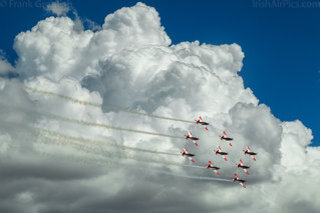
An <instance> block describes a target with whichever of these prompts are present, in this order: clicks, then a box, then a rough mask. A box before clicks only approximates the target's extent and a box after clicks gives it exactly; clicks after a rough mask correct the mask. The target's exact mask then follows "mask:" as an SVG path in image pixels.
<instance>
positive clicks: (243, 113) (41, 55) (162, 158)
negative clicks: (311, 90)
mask: <svg viewBox="0 0 320 213" xmlns="http://www.w3.org/2000/svg"><path fill="white" fill-rule="evenodd" d="M50 10H51V11H52V12H53V11H56V12H54V13H56V14H57V15H58V16H61V15H65V14H66V13H67V11H66V12H61V10H58V11H60V12H57V10H53V9H50ZM59 14H60V15H59ZM14 48H15V50H16V52H17V54H18V56H19V58H18V61H17V64H16V66H15V68H14V69H15V70H16V71H17V72H18V73H19V76H18V78H17V79H14V80H9V79H6V78H4V79H2V83H1V85H2V86H1V90H0V97H1V99H0V100H1V102H0V104H2V105H4V106H8V105H9V106H15V111H13V110H12V108H11V107H6V108H3V109H4V113H2V116H0V119H1V125H0V134H1V139H2V140H3V142H2V146H1V148H2V149H1V150H2V152H3V153H4V156H3V157H2V159H1V160H0V171H2V174H3V175H2V176H0V181H1V183H2V185H3V186H5V187H3V188H2V189H1V190H0V191H1V194H2V195H3V199H2V200H1V201H0V210H2V211H1V212H21V211H22V209H24V211H25V212H26V211H29V212H87V211H90V212H128V211H130V212H219V213H224V212H232V211H236V212H290V213H291V212H318V211H319V210H320V204H319V202H317V201H318V200H319V199H320V197H319V194H318V192H317V191H318V190H317V187H315V186H317V185H319V182H320V181H319V178H318V177H319V175H320V172H319V170H318V169H317V168H318V166H319V163H320V157H319V156H320V155H319V154H320V151H319V148H318V147H310V146H309V145H310V143H311V140H312V133H311V130H310V129H308V128H306V127H305V126H304V125H303V124H302V123H301V122H300V121H292V122H282V121H281V120H279V119H278V118H276V117H275V116H274V115H273V114H272V113H271V110H270V108H269V107H268V106H266V105H264V104H262V103H259V100H258V98H257V97H255V95H254V93H253V91H252V90H251V89H250V88H245V87H244V84H243V79H242V78H241V77H240V76H239V75H238V72H240V71H241V69H242V65H243V64H242V61H243V58H244V53H243V52H242V49H241V47H240V46H239V45H237V44H230V45H224V44H223V45H211V44H205V43H200V42H199V41H194V42H181V43H178V44H174V45H172V44H171V40H170V38H169V36H168V35H167V34H166V32H165V28H164V27H163V26H162V25H161V22H160V17H159V14H158V12H157V11H156V10H155V9H154V8H152V7H149V6H147V5H145V4H143V3H137V4H136V5H135V6H133V7H125V8H122V9H119V10H117V11H115V12H114V13H112V14H109V15H107V16H106V18H105V21H104V24H103V25H102V28H99V29H95V30H83V29H81V28H80V29H79V28H78V27H76V21H74V20H72V19H71V18H69V17H65V16H63V17H49V18H46V19H45V20H41V21H39V22H38V24H37V25H36V26H34V27H33V28H32V29H31V30H30V31H26V32H21V33H20V34H18V35H17V36H16V38H15V43H14ZM0 65H1V61H0ZM12 97H14V98H12ZM80 100H81V101H80ZM117 107H118V108H117ZM1 109H2V108H1ZM123 109H126V110H127V111H138V112H140V113H146V114H153V115H160V116H164V117H172V118H177V119H183V120H190V121H193V119H195V118H196V117H198V116H199V115H202V117H203V118H204V119H205V120H208V121H209V122H210V123H211V124H212V125H211V126H209V127H208V128H209V131H205V130H204V129H203V128H202V127H199V126H197V125H195V124H191V123H185V122H177V121H169V120H165V119H156V118H153V117H148V116H141V115H138V114H134V113H128V112H125V111H124V110H123ZM14 112H16V113H14ZM52 114H54V116H53V115H52ZM83 121H85V122H83ZM97 124H103V125H105V126H102V125H97ZM106 125H111V126H113V127H121V128H126V129H130V130H139V131H146V132H152V133H157V134H165V135H166V136H168V135H171V136H178V137H179V136H181V138H175V137H161V136H159V135H156V134H154V135H152V134H141V133H135V132H128V131H117V130H114V129H110V128H105V127H106ZM39 129H42V130H39ZM43 129H45V130H46V131H44V130H43ZM15 130H21V131H19V132H22V133H21V134H19V137H16V134H15V132H16V131H15ZM187 130H191V131H192V132H193V134H194V136H199V137H200V141H199V146H198V147H195V146H194V145H193V144H192V143H191V142H187V141H186V140H184V139H183V135H184V134H186V131H187ZM224 130H226V131H227V133H228V134H229V135H230V136H231V137H233V138H234V142H233V146H232V147H230V146H229V145H228V143H224V142H223V141H220V139H219V137H218V135H219V134H221V133H222V131H224ZM28 132H31V133H30V134H27V133H28ZM14 141H17V142H19V143H16V144H18V145H19V147H21V146H26V144H28V145H29V148H28V152H25V153H24V152H21V151H20V152H19V151H15V149H13V148H12V149H11V148H6V149H5V148H3V147H10V145H11V144H12V143H13V142H14ZM218 145H221V147H222V149H223V150H226V151H227V152H229V153H230V155H229V156H228V162H225V161H224V160H223V159H222V158H221V157H219V156H216V155H215V154H214V152H213V150H214V149H216V148H217V146H218ZM247 145H249V146H250V147H251V148H252V149H253V151H256V152H258V155H257V161H256V162H254V161H252V159H251V158H250V157H249V156H245V155H244V154H243V152H242V150H243V149H245V147H246V146H247ZM184 146H186V147H187V148H188V149H189V151H190V152H192V153H195V154H196V156H195V161H196V165H198V166H204V165H205V164H206V163H207V162H208V160H212V161H214V163H215V164H217V165H218V166H219V167H221V172H220V173H221V177H219V178H222V179H224V180H231V177H232V176H233V174H234V173H235V172H236V173H238V175H240V176H241V177H243V178H246V179H247V180H248V182H247V187H248V189H247V190H243V189H242V188H241V187H240V186H239V185H238V184H233V183H231V182H227V181H207V180H202V179H201V177H206V178H207V177H209V178H217V176H216V175H215V174H214V173H212V172H210V171H207V170H206V169H204V168H191V167H187V166H185V165H191V164H190V162H189V161H188V159H185V158H182V157H181V156H179V155H178V154H179V152H180V151H181V150H182V148H183V147H184ZM30 147H31V148H30ZM128 147H130V149H128ZM137 149H140V151H139V152H137V151H134V150H137ZM39 150H40V154H41V153H42V155H41V156H42V157H39V156H38V155H36V154H35V153H36V152H38V153H39ZM141 150H149V151H150V150H153V151H156V152H165V153H177V155H176V156H174V155H168V154H159V153H158V154H155V153H150V152H149V153H147V152H148V151H141ZM39 159H40V160H39ZM240 159H242V160H243V161H244V162H245V163H246V164H248V165H249V166H251V168H250V169H249V171H250V175H249V176H247V175H246V174H245V173H244V172H243V171H242V170H241V169H237V168H236V166H235V163H236V162H238V161H239V160H240ZM21 162H24V164H25V165H24V166H21V165H20V164H21ZM170 174H172V175H170ZM174 175H175V176H174ZM191 176H192V177H196V178H197V179H190V177H191ZM188 177H189V178H188ZM25 178H27V179H25ZM26 180H27V181H26ZM17 202H18V203H17ZM124 204H125V205H124Z"/></svg>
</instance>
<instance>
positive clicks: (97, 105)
mask: <svg viewBox="0 0 320 213" xmlns="http://www.w3.org/2000/svg"><path fill="white" fill-rule="evenodd" d="M25 88H26V89H27V90H29V91H31V92H33V93H39V94H43V95H48V96H54V97H57V98H61V99H65V100H67V101H70V102H72V103H75V104H81V105H86V106H92V107H98V108H101V107H102V104H100V103H94V102H88V101H82V100H79V99H75V98H72V97H70V96H66V95H62V94H59V93H54V92H50V91H45V90H39V89H36V88H32V87H28V86H25ZM108 107H109V108H111V109H114V110H118V111H122V112H128V113H132V114H137V115H143V116H147V117H151V118H158V119H164V120H171V121H179V122H184V123H194V122H193V121H188V120H183V119H177V118H170V117H165V116H160V115H152V114H148V113H144V112H139V111H135V110H129V109H125V108H121V107H117V106H111V105H108Z"/></svg>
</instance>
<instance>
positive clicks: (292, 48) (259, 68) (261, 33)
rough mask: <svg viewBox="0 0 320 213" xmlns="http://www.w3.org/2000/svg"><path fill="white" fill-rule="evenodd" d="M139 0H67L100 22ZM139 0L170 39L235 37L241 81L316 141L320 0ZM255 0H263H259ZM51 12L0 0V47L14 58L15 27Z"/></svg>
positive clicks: (318, 133) (22, 27)
mask: <svg viewBox="0 0 320 213" xmlns="http://www.w3.org/2000/svg"><path fill="white" fill-rule="evenodd" d="M11 2H12V1H11ZM17 2H19V1H17ZM20 2H27V1H23V0H21V1H20ZM36 2H38V3H36ZM136 2H137V1H126V0H121V1H119V0H108V1H91V2H90V3H85V2H84V1H80V0H78V1H72V2H71V5H72V6H73V8H74V9H76V10H77V12H78V14H79V16H80V17H81V18H89V19H91V20H93V21H95V22H97V23H98V24H102V23H103V21H104V17H105V16H106V15H107V14H109V13H112V12H114V11H115V10H117V9H119V8H121V7H123V6H132V5H134V4H135V3H136ZM142 2H144V3H146V4H147V5H149V6H153V7H155V8H156V10H157V11H158V12H159V13H160V17H161V22H162V25H163V26H164V27H165V29H166V32H167V34H168V35H169V37H170V38H171V40H172V42H173V43H179V42H181V41H194V40H199V41H200V42H201V43H202V42H204V43H209V44H217V45H219V44H226V43H227V44H230V43H237V44H239V45H240V46H241V47H242V49H243V51H244V53H245V59H244V66H243V69H242V71H241V73H240V75H241V76H242V77H243V79H244V83H245V86H246V87H250V88H251V89H252V90H253V92H254V94H255V95H256V96H257V97H258V98H259V100H260V102H261V103H264V104H266V105H268V106H270V107H271V110H272V113H273V114H274V115H275V116H276V117H278V118H280V119H281V120H282V121H286V120H288V121H292V120H296V119H299V120H301V121H302V122H303V123H304V125H306V126H307V127H309V128H311V129H312V131H313V135H314V136H315V138H314V140H313V145H317V146H319V145H320V141H319V139H320V124H319V122H318V121H319V120H320V113H319V112H318V109H319V108H320V72H319V70H320V60H319V55H320V54H319V49H320V25H319V23H320V6H319V7H317V8H310V7H309V8H302V7H299V6H297V5H293V6H294V8H292V7H290V6H288V5H284V6H283V7H281V8H276V7H274V8H269V7H263V6H266V5H263V2H265V1H245V0H243V1H238V0H234V1H230V0H224V1H217V0H207V1H204V0H198V1H175V2H174V1H172V0H171V1H169V0H148V1H142ZM240 2H241V3H240ZM255 2H260V7H259V5H257V4H256V6H255ZM279 2H285V1H279ZM291 2H293V1H291ZM295 2H298V3H308V2H315V1H312V0H310V1H295ZM319 5H320V4H319ZM49 15H50V14H48V13H47V12H46V11H44V10H43V9H42V8H41V7H40V5H39V1H31V4H29V6H28V5H21V4H20V6H19V5H18V4H16V5H13V4H12V3H11V5H10V0H4V1H1V4H0V26H1V28H2V30H1V33H0V49H2V50H3V51H4V52H5V53H6V56H7V58H8V59H9V61H11V62H14V60H15V59H16V54H15V52H14V50H13V49H12V45H13V40H14V37H15V35H16V34H18V33H19V32H21V31H25V30H29V29H30V28H31V27H32V26H34V25H35V24H36V23H37V22H38V21H39V20H41V19H43V18H45V17H46V16H49Z"/></svg>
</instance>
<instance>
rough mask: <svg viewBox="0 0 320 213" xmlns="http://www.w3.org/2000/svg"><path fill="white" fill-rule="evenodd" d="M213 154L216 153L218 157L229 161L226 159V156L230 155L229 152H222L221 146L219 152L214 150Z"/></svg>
mask: <svg viewBox="0 0 320 213" xmlns="http://www.w3.org/2000/svg"><path fill="white" fill-rule="evenodd" d="M213 152H215V153H216V155H221V157H222V158H223V159H224V160H225V161H228V159H227V158H226V155H228V152H223V151H221V147H220V146H218V151H216V150H213Z"/></svg>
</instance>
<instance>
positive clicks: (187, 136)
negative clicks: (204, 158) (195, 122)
mask: <svg viewBox="0 0 320 213" xmlns="http://www.w3.org/2000/svg"><path fill="white" fill-rule="evenodd" d="M184 137H186V139H187V140H188V139H190V140H192V142H193V143H194V144H195V145H196V146H198V143H196V142H195V141H197V140H199V138H196V137H193V136H192V134H191V131H188V135H184Z"/></svg>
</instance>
